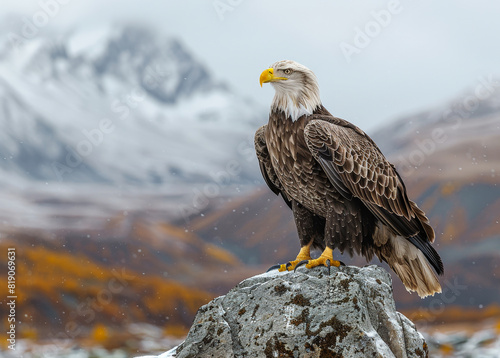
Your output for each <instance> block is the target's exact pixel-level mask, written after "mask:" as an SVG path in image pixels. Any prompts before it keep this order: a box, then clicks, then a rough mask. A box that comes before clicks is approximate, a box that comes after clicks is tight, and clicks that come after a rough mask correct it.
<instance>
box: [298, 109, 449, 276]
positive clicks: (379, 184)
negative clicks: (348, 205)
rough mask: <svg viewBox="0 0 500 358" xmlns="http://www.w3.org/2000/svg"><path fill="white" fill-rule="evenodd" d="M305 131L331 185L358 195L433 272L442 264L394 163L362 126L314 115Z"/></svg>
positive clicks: (426, 224) (439, 270) (425, 222)
mask: <svg viewBox="0 0 500 358" xmlns="http://www.w3.org/2000/svg"><path fill="white" fill-rule="evenodd" d="M304 134H305V137H306V142H307V145H308V147H309V150H310V151H311V153H312V154H313V156H314V157H315V159H316V160H317V161H318V162H319V164H320V165H321V167H322V168H323V170H324V171H325V173H326V174H327V176H328V178H329V179H330V181H331V183H332V185H334V187H335V188H336V189H337V190H338V191H339V192H340V193H341V194H343V195H344V196H345V197H346V198H347V199H351V197H352V196H354V197H357V198H359V199H360V200H361V202H362V203H363V204H364V205H365V206H366V207H367V208H368V209H369V210H370V211H371V213H372V214H373V215H374V216H375V217H376V218H377V219H378V220H380V221H381V222H382V223H383V224H385V225H386V226H387V227H388V228H389V230H391V231H392V233H393V234H395V235H398V236H402V237H404V238H406V239H408V240H409V241H410V242H411V243H412V244H414V245H415V246H416V247H418V248H419V249H420V250H421V251H422V253H423V254H424V255H425V256H426V258H427V259H428V260H429V262H430V263H431V264H432V266H433V267H434V268H435V270H436V272H437V273H442V272H443V264H442V262H441V259H440V258H439V255H438V254H437V252H436V251H435V250H434V248H432V246H431V245H430V242H433V241H434V230H433V229H432V227H431V226H430V225H429V220H428V219H427V217H426V216H425V214H424V212H423V211H422V210H420V209H419V208H418V206H417V205H416V204H415V203H414V202H412V201H411V200H409V199H408V196H407V194H406V188H405V186H404V184H403V181H402V180H401V178H400V176H399V174H398V173H397V171H396V169H395V167H394V166H393V165H392V164H391V163H389V161H387V159H386V158H385V157H384V155H383V154H382V153H381V152H380V149H379V148H378V147H377V145H376V144H375V143H374V142H373V141H372V140H371V138H370V137H368V136H367V135H366V134H365V133H364V132H363V131H362V130H361V129H359V128H358V127H356V126H354V125H353V124H351V123H349V122H347V121H344V120H342V119H340V118H335V117H333V116H326V115H315V116H314V117H313V120H312V121H310V122H309V123H308V124H307V126H306V128H305V130H304Z"/></svg>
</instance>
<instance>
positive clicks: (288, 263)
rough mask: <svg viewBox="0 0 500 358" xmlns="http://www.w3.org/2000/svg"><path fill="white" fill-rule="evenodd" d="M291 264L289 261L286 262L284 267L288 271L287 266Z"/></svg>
mask: <svg viewBox="0 0 500 358" xmlns="http://www.w3.org/2000/svg"><path fill="white" fill-rule="evenodd" d="M290 266H292V264H291V263H290V262H287V263H286V265H285V269H286V270H287V271H288V268H289V267H290Z"/></svg>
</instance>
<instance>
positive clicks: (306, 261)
mask: <svg viewBox="0 0 500 358" xmlns="http://www.w3.org/2000/svg"><path fill="white" fill-rule="evenodd" d="M308 262H309V260H302V261H300V262H299V263H298V264H297V266H295V269H294V270H293V272H295V271H297V269H298V268H299V267H300V266H304V265H307V263H308Z"/></svg>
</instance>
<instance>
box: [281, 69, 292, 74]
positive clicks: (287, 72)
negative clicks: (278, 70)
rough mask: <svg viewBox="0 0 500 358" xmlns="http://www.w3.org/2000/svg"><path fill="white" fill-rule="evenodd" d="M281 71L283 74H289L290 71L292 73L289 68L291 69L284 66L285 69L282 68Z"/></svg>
mask: <svg viewBox="0 0 500 358" xmlns="http://www.w3.org/2000/svg"><path fill="white" fill-rule="evenodd" d="M283 73H284V74H285V75H289V74H290V73H292V70H291V69H289V68H286V69H284V70H283Z"/></svg>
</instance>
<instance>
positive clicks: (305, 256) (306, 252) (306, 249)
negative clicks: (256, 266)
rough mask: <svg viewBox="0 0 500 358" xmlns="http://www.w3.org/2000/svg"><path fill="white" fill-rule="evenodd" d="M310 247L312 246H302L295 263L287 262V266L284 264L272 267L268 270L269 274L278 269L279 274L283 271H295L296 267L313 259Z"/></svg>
mask: <svg viewBox="0 0 500 358" xmlns="http://www.w3.org/2000/svg"><path fill="white" fill-rule="evenodd" d="M310 246H311V244H309V245H306V246H302V247H301V248H300V252H299V254H298V255H297V258H296V259H295V260H293V261H289V262H287V263H286V264H282V265H274V266H271V267H270V268H269V270H267V272H269V271H271V270H274V269H278V271H279V272H283V271H292V270H295V267H296V266H297V265H298V264H299V263H300V262H302V261H304V260H306V261H307V260H310V259H311V254H310Z"/></svg>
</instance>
